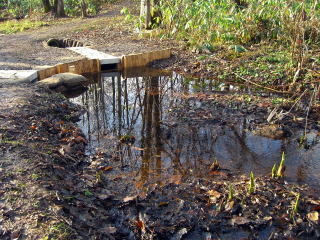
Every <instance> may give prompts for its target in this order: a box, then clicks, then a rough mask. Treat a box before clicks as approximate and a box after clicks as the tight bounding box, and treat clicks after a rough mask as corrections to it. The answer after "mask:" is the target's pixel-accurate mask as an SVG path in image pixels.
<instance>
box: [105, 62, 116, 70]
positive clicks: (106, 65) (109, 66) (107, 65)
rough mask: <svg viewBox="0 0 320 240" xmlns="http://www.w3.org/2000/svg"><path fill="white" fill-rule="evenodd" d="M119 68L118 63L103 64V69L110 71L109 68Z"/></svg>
mask: <svg viewBox="0 0 320 240" xmlns="http://www.w3.org/2000/svg"><path fill="white" fill-rule="evenodd" d="M117 69H118V64H117V63H113V64H102V65H101V71H108V70H117Z"/></svg>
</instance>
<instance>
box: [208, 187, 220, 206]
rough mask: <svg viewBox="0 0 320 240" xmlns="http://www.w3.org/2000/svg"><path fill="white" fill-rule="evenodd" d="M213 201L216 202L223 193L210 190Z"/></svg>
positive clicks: (210, 197)
mask: <svg viewBox="0 0 320 240" xmlns="http://www.w3.org/2000/svg"><path fill="white" fill-rule="evenodd" d="M207 195H208V196H209V199H210V202H211V203H216V202H217V200H218V199H219V198H220V197H221V193H219V192H218V191H216V190H210V191H208V192H207Z"/></svg>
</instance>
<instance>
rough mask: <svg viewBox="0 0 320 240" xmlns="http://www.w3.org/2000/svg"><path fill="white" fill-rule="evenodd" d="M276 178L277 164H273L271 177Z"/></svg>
mask: <svg viewBox="0 0 320 240" xmlns="http://www.w3.org/2000/svg"><path fill="white" fill-rule="evenodd" d="M276 176H277V164H276V163H275V164H274V165H273V167H272V171H271V177H272V178H275V177H276Z"/></svg>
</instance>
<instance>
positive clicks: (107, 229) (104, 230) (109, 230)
mask: <svg viewBox="0 0 320 240" xmlns="http://www.w3.org/2000/svg"><path fill="white" fill-rule="evenodd" d="M99 231H100V232H102V233H109V234H113V233H116V232H117V228H115V227H105V228H101V229H99Z"/></svg>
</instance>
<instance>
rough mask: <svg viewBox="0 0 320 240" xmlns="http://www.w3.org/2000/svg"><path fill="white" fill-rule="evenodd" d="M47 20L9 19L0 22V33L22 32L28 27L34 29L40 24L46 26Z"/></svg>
mask: <svg viewBox="0 0 320 240" xmlns="http://www.w3.org/2000/svg"><path fill="white" fill-rule="evenodd" d="M48 25H49V24H48V22H44V21H31V20H28V19H24V20H20V21H17V20H9V21H5V22H3V23H0V33H2V34H12V33H17V32H23V31H26V30H28V29H35V28H39V27H42V26H48Z"/></svg>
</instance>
